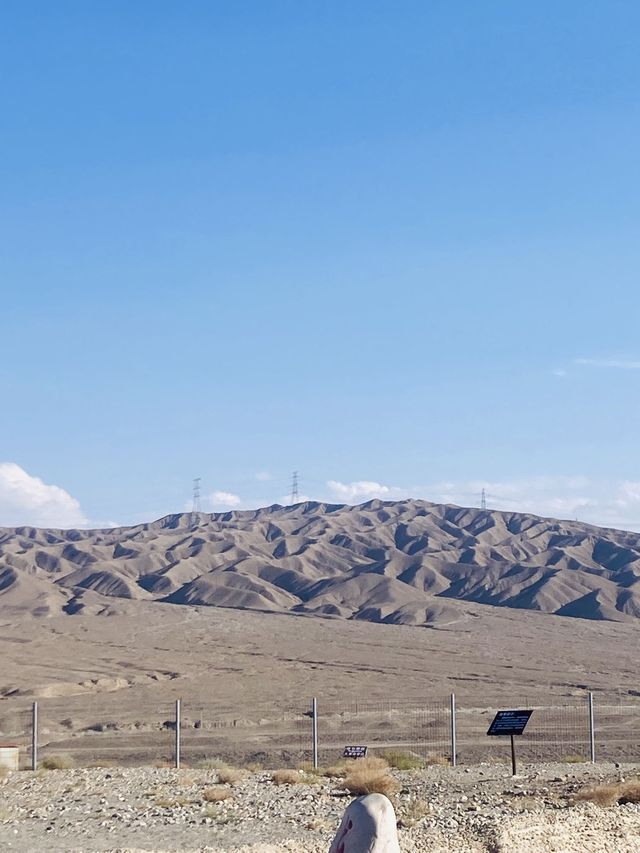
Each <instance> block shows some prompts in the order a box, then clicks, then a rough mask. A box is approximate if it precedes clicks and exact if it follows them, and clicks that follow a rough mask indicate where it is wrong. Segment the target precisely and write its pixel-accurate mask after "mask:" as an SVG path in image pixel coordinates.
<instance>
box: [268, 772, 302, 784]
mask: <svg viewBox="0 0 640 853" xmlns="http://www.w3.org/2000/svg"><path fill="white" fill-rule="evenodd" d="M271 781H272V782H273V784H274V785H299V784H300V782H302V781H303V778H302V775H301V773H300V771H299V770H275V771H274V772H273V773H272V774H271Z"/></svg>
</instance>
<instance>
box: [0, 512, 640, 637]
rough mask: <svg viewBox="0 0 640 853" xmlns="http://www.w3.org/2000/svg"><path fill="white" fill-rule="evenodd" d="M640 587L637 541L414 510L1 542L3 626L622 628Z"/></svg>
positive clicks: (12, 535) (238, 517) (244, 517)
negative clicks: (544, 619) (233, 616)
mask: <svg viewBox="0 0 640 853" xmlns="http://www.w3.org/2000/svg"><path fill="white" fill-rule="evenodd" d="M639 578H640V535H639V534H635V533H628V532H624V531H619V530H610V529H604V528H598V527H594V526H591V525H587V524H580V523H577V522H569V521H557V520H554V519H546V518H539V517H537V516H532V515H523V514H518V513H504V512H494V511H487V510H479V509H464V508H460V507H456V506H441V505H437V504H431V503H428V502H426V501H415V500H407V501H399V502H382V501H378V500H376V501H370V502H369V503H366V504H362V505H360V506H343V505H330V504H323V503H316V502H307V503H302V504H297V505H295V506H290V507H281V506H277V505H276V506H272V507H268V508H264V509H259V510H255V511H242V512H240V511H236V512H228V513H224V514H214V515H208V514H205V513H199V514H197V515H196V516H193V515H191V514H180V515H171V516H167V517H165V518H162V519H160V520H158V521H155V522H152V523H149V524H141V525H138V526H136V527H123V528H115V529H112V530H41V529H35V528H30V527H21V528H17V529H0V612H2V613H4V614H9V613H11V614H15V615H18V614H19V613H22V612H24V613H32V614H35V615H47V614H49V615H54V614H57V613H61V612H64V613H68V614H73V613H85V614H91V613H101V612H109V613H118V612H124V610H125V609H126V611H127V612H129V611H130V607H131V606H132V600H137V599H145V600H156V601H161V602H166V603H167V604H174V605H208V606H218V607H233V608H242V609H252V610H262V611H276V612H285V611H288V612H294V613H306V614H316V615H319V616H325V617H326V616H335V617H344V618H347V619H360V620H366V621H372V622H385V623H391V624H405V625H429V624H434V623H437V624H445V623H447V622H453V621H457V620H459V619H466V618H469V617H468V613H467V611H466V610H465V609H464V608H463V607H461V606H460V603H459V602H460V601H471V602H476V603H478V604H488V605H495V606H501V607H512V608H522V609H527V610H539V611H543V612H546V613H555V614H558V615H563V616H573V617H582V618H587V619H607V620H616V621H621V620H633V619H635V618H637V617H638V616H639V615H640V585H639ZM125 600H127V601H126V602H125Z"/></svg>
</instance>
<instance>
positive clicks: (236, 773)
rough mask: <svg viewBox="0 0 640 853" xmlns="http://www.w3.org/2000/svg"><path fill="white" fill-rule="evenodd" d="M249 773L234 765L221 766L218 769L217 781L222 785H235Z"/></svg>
mask: <svg viewBox="0 0 640 853" xmlns="http://www.w3.org/2000/svg"><path fill="white" fill-rule="evenodd" d="M248 775H249V772H248V771H247V770H238V769H237V768H236V767H221V768H220V769H219V770H218V782H220V783H221V784H222V785H235V784H236V782H242V780H243V779H246V778H247V776H248Z"/></svg>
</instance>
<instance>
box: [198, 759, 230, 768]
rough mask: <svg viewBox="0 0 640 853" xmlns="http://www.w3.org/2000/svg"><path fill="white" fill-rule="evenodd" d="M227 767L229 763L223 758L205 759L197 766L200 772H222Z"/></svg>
mask: <svg viewBox="0 0 640 853" xmlns="http://www.w3.org/2000/svg"><path fill="white" fill-rule="evenodd" d="M226 766H227V762H226V761H223V760H222V759H221V758H205V759H204V761H200V762H198V764H197V767H198V769H199V770H222V769H223V768H224V767H226Z"/></svg>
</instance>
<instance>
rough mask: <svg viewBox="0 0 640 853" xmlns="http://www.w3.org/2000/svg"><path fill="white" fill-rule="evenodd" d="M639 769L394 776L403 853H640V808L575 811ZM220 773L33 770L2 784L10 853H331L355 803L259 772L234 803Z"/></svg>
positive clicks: (340, 793) (324, 784)
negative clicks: (214, 796)
mask: <svg viewBox="0 0 640 853" xmlns="http://www.w3.org/2000/svg"><path fill="white" fill-rule="evenodd" d="M639 773H640V767H631V766H626V765H625V766H623V767H622V768H620V769H616V768H615V767H614V766H613V765H596V766H595V767H592V766H591V765H579V764H576V765H567V764H547V765H536V766H535V767H523V768H522V774H521V775H520V776H518V777H516V778H512V777H511V775H510V772H509V769H508V768H506V767H505V766H504V765H478V766H475V767H471V768H456V769H451V768H446V767H431V768H428V769H427V770H421V771H412V772H405V773H398V772H394V775H395V776H396V778H398V780H399V781H400V782H401V785H402V790H401V792H400V793H399V794H398V795H396V796H395V797H394V798H393V800H394V805H395V807H396V813H397V816H398V820H399V827H400V839H401V842H400V844H401V849H402V850H403V851H453V850H455V851H469V853H471V851H487V852H488V851H491V853H502V852H503V851H504V853H507V851H508V853H525V851H526V853H536V851H558V853H559V851H562V853H570V851H575V853H578V851H580V853H627V851H640V806H638V805H621V806H620V805H616V806H612V807H609V808H601V807H598V806H594V805H592V804H591V803H585V804H581V805H576V806H574V805H572V804H571V803H572V797H573V795H574V794H575V792H576V791H578V790H580V789H581V788H583V787H585V786H587V785H589V784H592V783H598V782H610V781H618V780H619V779H620V778H621V777H622V778H626V779H629V778H632V777H635V776H636V775H637V774H639ZM217 782H218V780H217V774H216V771H215V770H195V769H193V770H192V769H185V770H181V771H176V770H169V769H152V768H137V769H120V768H101V769H91V770H52V771H38V772H37V773H32V772H26V771H22V772H20V773H13V774H11V775H10V776H9V777H8V778H6V779H2V780H0V850H3V851H4V850H11V851H16V852H17V853H27V851H28V853H33V851H39V850H47V851H52V853H53V852H54V851H65V853H67V851H69V853H70V851H74V853H80V851H83V853H89V851H121V853H125V851H156V853H160V851H167V853H168V851H185V853H186V851H224V853H240V851H242V853H284V851H295V853H326V852H327V850H328V849H329V844H330V842H331V839H332V837H333V834H334V832H335V830H336V828H337V826H338V824H339V822H340V818H341V816H342V813H343V811H344V809H345V807H346V805H347V804H348V802H349V796H348V795H346V792H345V791H344V790H343V789H341V788H340V781H339V780H336V779H325V778H321V779H319V780H315V779H314V780H313V782H314V783H313V784H296V785H274V784H273V783H272V782H271V781H270V775H269V774H268V773H253V774H251V775H249V776H248V778H246V779H245V780H243V781H241V782H239V783H237V784H236V785H233V786H224V787H226V788H228V790H229V791H230V793H231V796H230V797H229V799H227V800H225V801H223V802H217V803H209V802H207V801H206V800H205V799H204V797H203V794H204V792H205V790H207V789H208V788H210V787H212V786H215V785H217Z"/></svg>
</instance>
